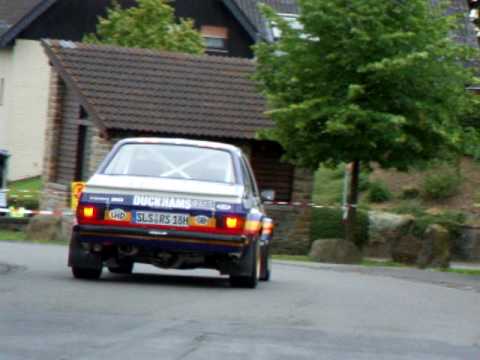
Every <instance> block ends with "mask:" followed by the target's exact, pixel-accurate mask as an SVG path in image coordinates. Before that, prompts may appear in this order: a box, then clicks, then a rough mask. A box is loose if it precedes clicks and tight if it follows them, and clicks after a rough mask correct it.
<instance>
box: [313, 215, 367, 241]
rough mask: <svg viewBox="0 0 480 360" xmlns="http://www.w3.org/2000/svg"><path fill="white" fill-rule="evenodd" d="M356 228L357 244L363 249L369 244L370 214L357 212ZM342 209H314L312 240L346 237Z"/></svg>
mask: <svg viewBox="0 0 480 360" xmlns="http://www.w3.org/2000/svg"><path fill="white" fill-rule="evenodd" d="M357 216H358V218H357V223H356V227H355V233H356V236H355V244H356V245H357V246H358V247H359V248H362V247H363V246H364V245H365V244H366V243H367V242H368V214H367V212H365V211H361V210H359V211H358V212H357ZM342 217H343V210H342V209H341V208H327V207H325V208H314V209H313V214H312V228H311V236H310V237H311V240H312V241H315V240H318V239H342V238H344V237H345V225H344V223H343V218H342Z"/></svg>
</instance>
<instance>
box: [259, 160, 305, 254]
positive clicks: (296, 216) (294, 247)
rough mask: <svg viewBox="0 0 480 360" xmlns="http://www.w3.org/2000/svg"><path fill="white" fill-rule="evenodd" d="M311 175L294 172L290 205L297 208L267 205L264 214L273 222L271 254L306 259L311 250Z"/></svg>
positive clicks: (299, 171) (298, 169) (301, 171)
mask: <svg viewBox="0 0 480 360" xmlns="http://www.w3.org/2000/svg"><path fill="white" fill-rule="evenodd" d="M312 193H313V172H312V171H310V170H307V169H301V168H297V169H295V177H294V181H293V193H292V203H295V202H298V203H301V204H297V205H269V206H267V212H268V215H269V216H270V217H272V218H273V220H274V222H275V230H274V236H273V241H272V250H271V252H272V253H273V254H288V255H306V254H308V252H309V250H310V243H311V239H310V229H311V222H312V208H311V207H310V206H308V204H309V203H310V202H311V200H312Z"/></svg>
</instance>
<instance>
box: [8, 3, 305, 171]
mask: <svg viewBox="0 0 480 360" xmlns="http://www.w3.org/2000/svg"><path fill="white" fill-rule="evenodd" d="M265 1H266V2H267V3H269V4H270V5H272V6H274V7H275V8H276V9H277V10H278V11H279V12H282V13H283V12H291V11H296V6H295V0H265ZM258 2H260V1H257V0H176V1H174V2H172V5H174V6H175V13H176V15H177V17H187V18H191V19H193V20H194V23H195V26H196V28H197V29H199V30H200V31H201V32H202V33H203V35H204V38H205V41H206V44H207V46H208V48H207V52H208V53H209V54H215V55H224V56H235V57H243V58H252V57H253V51H252V49H251V46H252V45H253V44H255V43H256V42H257V41H259V40H261V39H264V40H268V39H271V35H269V31H268V29H267V26H266V23H265V21H264V20H263V19H262V17H261V15H260V12H259V10H258V8H257V4H258ZM118 3H119V4H121V5H122V6H123V7H130V6H134V5H135V4H136V2H135V0H119V1H118ZM110 5H111V0H0V149H7V150H8V151H9V152H10V153H11V154H12V158H11V162H10V163H11V167H10V172H9V178H10V180H16V179H21V178H26V177H31V176H36V175H39V174H40V173H41V171H42V154H43V153H44V143H45V127H46V123H47V105H48V91H49V77H50V74H49V72H50V67H49V66H48V61H47V58H46V56H45V54H44V52H43V51H42V49H41V46H40V43H39V40H40V39H42V38H56V39H66V40H72V41H80V40H81V39H82V38H83V37H84V35H85V34H87V33H92V32H95V29H96V24H97V18H98V16H104V15H105V13H106V9H107V7H108V6H110Z"/></svg>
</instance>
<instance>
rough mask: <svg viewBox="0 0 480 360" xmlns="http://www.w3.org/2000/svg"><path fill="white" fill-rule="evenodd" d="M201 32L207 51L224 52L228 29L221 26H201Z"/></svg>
mask: <svg viewBox="0 0 480 360" xmlns="http://www.w3.org/2000/svg"><path fill="white" fill-rule="evenodd" d="M201 33H202V36H203V39H204V41H205V46H206V48H207V52H218V53H226V52H227V51H228V49H227V42H228V30H227V28H225V27H221V26H208V25H206V26H202V28H201Z"/></svg>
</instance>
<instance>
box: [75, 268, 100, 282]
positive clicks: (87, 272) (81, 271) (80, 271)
mask: <svg viewBox="0 0 480 360" xmlns="http://www.w3.org/2000/svg"><path fill="white" fill-rule="evenodd" d="M72 274H73V277H75V278H76V279H86V280H97V279H98V278H100V275H102V268H99V269H87V268H80V267H76V266H73V267H72Z"/></svg>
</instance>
